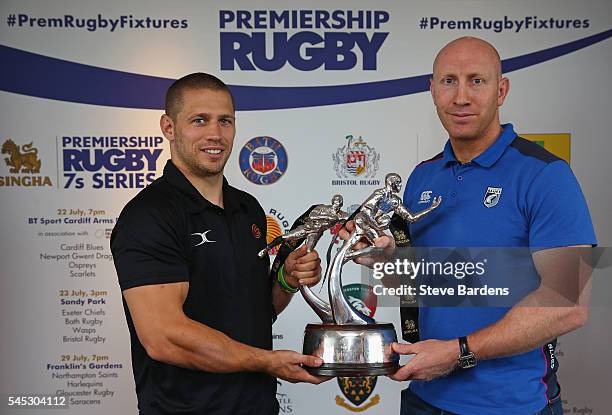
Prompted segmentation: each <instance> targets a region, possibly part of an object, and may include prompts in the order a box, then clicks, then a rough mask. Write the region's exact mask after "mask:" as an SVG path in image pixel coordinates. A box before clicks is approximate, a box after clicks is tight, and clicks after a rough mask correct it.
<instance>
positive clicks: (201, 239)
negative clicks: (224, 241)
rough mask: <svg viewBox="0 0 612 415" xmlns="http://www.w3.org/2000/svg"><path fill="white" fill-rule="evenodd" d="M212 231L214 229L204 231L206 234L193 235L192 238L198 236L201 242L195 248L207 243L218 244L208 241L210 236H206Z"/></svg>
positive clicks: (196, 233) (197, 233)
mask: <svg viewBox="0 0 612 415" xmlns="http://www.w3.org/2000/svg"><path fill="white" fill-rule="evenodd" d="M210 231H212V229H209V230H207V231H204V232H195V233H192V234H191V236H198V237H199V238H200V241H199V242H198V243H197V244H195V245H194V247H196V246H200V245H203V244H205V243H214V242H217V241H211V240H210V239H208V236H206V234H207V233H208V232H210Z"/></svg>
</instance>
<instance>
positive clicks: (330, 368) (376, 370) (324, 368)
mask: <svg viewBox="0 0 612 415" xmlns="http://www.w3.org/2000/svg"><path fill="white" fill-rule="evenodd" d="M304 369H306V371H307V372H308V373H310V374H311V375H315V376H332V377H353V376H386V375H392V374H394V373H395V372H397V369H399V364H398V363H381V364H371V365H358V364H346V365H339V364H325V363H323V364H322V365H321V366H319V367H308V366H305V367H304Z"/></svg>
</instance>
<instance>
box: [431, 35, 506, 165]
mask: <svg viewBox="0 0 612 415" xmlns="http://www.w3.org/2000/svg"><path fill="white" fill-rule="evenodd" d="M509 88H510V83H509V81H508V79H507V78H504V77H502V74H501V60H500V58H499V53H497V50H495V48H494V47H493V46H492V45H491V44H490V43H488V42H485V41H484V40H482V39H477V38H474V37H461V38H459V39H455V40H453V41H452V42H450V43H448V44H447V45H446V46H444V47H443V48H442V49H441V50H440V52H438V55H437V56H436V59H435V61H434V64H433V74H432V77H431V84H430V91H431V94H432V97H433V100H434V105H435V106H436V111H437V112H438V117H439V118H440V121H441V122H442V125H443V126H444V128H445V129H446V131H447V132H448V134H449V137H450V138H451V139H452V140H453V142H454V147H453V150H454V151H456V152H457V151H459V146H460V144H459V143H460V142H463V143H468V144H465V145H466V146H467V147H465V148H467V149H468V150H469V151H467V153H473V154H472V155H474V154H475V153H477V152H478V151H476V150H475V149H480V150H482V149H484V148H486V147H487V146H488V145H490V144H491V143H492V142H493V141H495V139H496V138H497V136H498V135H499V133H500V131H501V125H500V123H499V107H501V106H502V104H503V103H504V100H505V99H506V95H507V94H508V91H509ZM461 145H462V144H461ZM472 150H473V151H472ZM468 158H469V157H468Z"/></svg>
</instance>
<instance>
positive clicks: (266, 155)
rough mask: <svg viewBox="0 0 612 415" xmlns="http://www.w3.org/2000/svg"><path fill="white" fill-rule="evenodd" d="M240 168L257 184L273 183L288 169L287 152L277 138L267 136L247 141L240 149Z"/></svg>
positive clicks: (245, 175)
mask: <svg viewBox="0 0 612 415" xmlns="http://www.w3.org/2000/svg"><path fill="white" fill-rule="evenodd" d="M239 163H240V170H241V171H242V174H243V175H244V177H246V178H247V179H248V180H249V181H251V182H253V183H255V184H264V185H265V184H272V183H274V182H276V181H277V180H278V179H280V178H281V176H282V175H283V174H284V173H285V171H286V170H287V152H286V151H285V147H283V145H282V144H281V143H280V142H279V141H278V140H276V139H274V138H272V137H267V136H261V137H255V138H252V139H250V140H249V141H247V143H246V144H245V145H244V147H242V150H240V156H239Z"/></svg>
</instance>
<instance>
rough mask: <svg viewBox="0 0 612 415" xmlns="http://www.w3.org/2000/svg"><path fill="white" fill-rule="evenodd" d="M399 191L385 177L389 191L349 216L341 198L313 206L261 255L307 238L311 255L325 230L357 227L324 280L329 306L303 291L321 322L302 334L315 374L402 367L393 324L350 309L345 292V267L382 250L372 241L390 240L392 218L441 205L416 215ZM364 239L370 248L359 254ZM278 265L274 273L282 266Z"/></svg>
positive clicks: (395, 178)
mask: <svg viewBox="0 0 612 415" xmlns="http://www.w3.org/2000/svg"><path fill="white" fill-rule="evenodd" d="M401 187H402V179H401V177H400V176H399V175H398V174H396V173H389V174H387V176H386V177H385V187H383V188H381V189H377V190H375V191H374V192H373V193H372V194H371V195H370V196H369V197H368V198H367V199H366V201H365V202H364V203H363V204H362V205H361V206H360V207H359V209H358V210H357V211H356V212H354V213H353V215H351V216H350V217H349V215H348V214H347V213H346V212H343V211H342V210H340V208H341V207H342V196H340V195H335V196H334V197H333V198H332V204H331V205H316V206H314V207H312V208H311V209H310V210H309V211H307V213H305V214H304V215H302V217H301V218H300V219H298V223H301V224H300V225H299V226H297V227H295V228H294V229H292V230H291V231H289V232H288V233H286V234H285V235H282V236H279V237H278V238H276V239H275V240H273V241H272V242H271V243H270V244H268V246H267V247H266V248H265V249H263V250H262V251H261V252H260V253H259V255H260V256H261V257H263V256H264V255H265V254H266V252H267V251H268V250H270V249H271V248H272V247H273V246H275V245H278V244H279V243H281V242H285V243H287V242H289V243H291V242H293V246H291V249H294V248H295V247H296V246H297V245H298V244H299V243H300V242H301V241H302V240H304V239H305V240H306V246H307V250H308V251H312V249H314V246H315V245H316V243H317V242H318V240H319V239H320V237H321V236H322V235H323V233H324V232H325V230H327V229H330V228H332V227H333V226H335V225H336V224H338V223H342V224H344V223H345V222H346V221H347V220H349V219H353V220H354V222H355V229H354V230H353V231H352V232H351V234H350V236H349V238H348V239H347V240H346V241H344V243H343V244H342V246H341V248H340V249H339V250H338V252H337V253H336V254H335V255H334V257H333V259H332V260H331V261H330V263H329V264H328V267H327V271H326V275H325V280H326V281H327V284H328V293H329V300H330V302H329V303H328V302H326V301H325V300H323V299H321V298H319V297H318V296H317V295H316V294H315V293H314V292H312V290H311V289H310V288H309V287H306V286H301V287H300V291H301V293H302V295H303V297H304V299H305V300H306V302H307V303H308V305H309V306H310V307H311V308H312V309H313V310H314V312H315V313H316V314H317V315H318V316H319V317H320V318H321V321H322V323H320V324H308V325H307V326H306V328H305V330H304V343H303V349H302V351H303V353H304V354H309V355H314V356H317V357H320V358H321V359H322V360H323V364H322V365H321V366H319V367H305V369H306V370H307V371H308V372H310V373H311V374H313V375H320V376H339V377H350V376H379V375H387V374H392V373H395V371H396V370H397V368H398V366H399V356H398V355H397V354H396V353H394V352H393V351H392V350H391V343H393V342H396V341H397V335H396V333H395V328H394V327H393V324H391V323H377V322H376V321H375V320H374V319H373V318H371V317H369V316H366V315H364V314H362V313H360V312H359V311H357V310H356V309H355V308H354V307H353V306H352V305H351V303H350V302H349V301H348V299H347V298H346V295H345V294H344V292H343V291H342V267H343V265H344V264H345V263H346V262H348V261H350V260H352V259H355V258H357V257H360V256H364V255H368V254H373V253H375V252H376V251H378V250H379V249H378V248H376V247H375V246H374V240H375V239H376V238H378V237H380V236H383V235H386V233H385V230H386V229H388V228H389V224H390V222H391V216H392V215H393V214H397V215H398V216H399V217H401V218H402V219H404V220H406V221H408V222H411V223H412V222H416V221H417V220H419V219H420V218H422V217H423V216H425V215H427V214H428V213H429V212H431V211H432V210H434V209H435V208H437V207H438V206H439V205H440V202H441V197H436V198H434V199H433V201H432V204H431V206H430V207H428V208H426V209H424V210H423V211H421V212H419V213H416V214H412V213H411V212H409V211H408V209H406V207H405V206H404V205H403V203H402V200H401V199H400V198H399V196H397V194H396V193H398V192H399V191H400V189H401ZM364 238H365V240H367V241H368V242H369V243H370V245H369V246H366V247H365V248H361V249H355V246H356V245H357V243H358V242H359V241H361V240H362V239H364ZM332 243H333V242H332ZM278 259H279V258H278V256H277V260H278ZM276 262H277V261H275V264H273V269H275V266H276V267H278V265H277V264H276Z"/></svg>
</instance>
